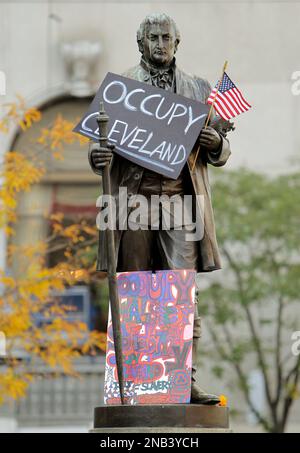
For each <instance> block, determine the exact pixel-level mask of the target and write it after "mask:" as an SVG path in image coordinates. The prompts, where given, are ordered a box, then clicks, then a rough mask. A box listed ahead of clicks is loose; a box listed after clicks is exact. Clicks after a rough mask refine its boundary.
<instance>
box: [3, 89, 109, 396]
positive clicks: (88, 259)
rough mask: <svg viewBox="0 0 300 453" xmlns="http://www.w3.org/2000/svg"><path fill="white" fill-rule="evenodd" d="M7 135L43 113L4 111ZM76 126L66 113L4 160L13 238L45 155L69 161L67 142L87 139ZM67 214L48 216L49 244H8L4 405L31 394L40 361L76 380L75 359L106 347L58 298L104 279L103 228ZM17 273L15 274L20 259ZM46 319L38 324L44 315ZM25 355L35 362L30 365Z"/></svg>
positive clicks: (7, 225) (20, 107)
mask: <svg viewBox="0 0 300 453" xmlns="http://www.w3.org/2000/svg"><path fill="white" fill-rule="evenodd" d="M5 108H6V114H5V116H4V117H3V118H2V120H1V121H0V131H1V132H2V133H7V132H8V131H9V129H10V128H11V127H12V126H14V125H18V126H19V127H20V128H21V129H22V130H23V131H24V133H26V131H27V130H28V129H29V128H30V127H31V126H32V124H34V123H37V122H38V121H39V120H40V119H41V115H42V114H41V112H39V111H38V110H37V109H35V108H27V107H26V105H25V102H24V100H23V99H22V98H21V97H18V100H17V102H15V103H11V104H8V105H6V106H5ZM73 127H74V124H73V123H72V122H70V121H67V120H65V119H64V118H63V117H62V116H61V115H59V116H58V117H57V118H56V120H55V121H54V123H53V124H52V125H51V126H50V128H49V129H42V130H41V131H40V132H41V133H40V136H39V138H38V139H37V141H36V142H35V143H33V144H32V149H30V150H13V151H11V152H9V153H7V154H6V155H5V157H4V162H3V165H2V167H1V171H0V178H1V181H2V185H1V187H0V228H3V229H4V230H5V232H6V234H7V236H8V238H12V237H13V236H14V235H15V227H16V224H17V222H18V215H17V207H18V201H19V199H18V195H19V194H20V193H21V192H22V191H29V190H31V189H32V187H33V186H34V184H36V183H38V182H39V181H40V180H41V179H42V177H43V175H44V174H45V171H46V170H45V166H44V163H43V162H44V161H43V159H42V158H41V157H42V156H43V154H45V153H48V154H50V155H51V158H53V159H63V149H64V145H65V144H69V143H73V142H75V141H78V140H79V141H80V143H81V144H85V143H86V140H85V139H83V138H82V137H80V136H79V135H76V134H74V133H73V132H72V129H73ZM63 221H64V216H63V214H62V213H59V212H56V213H54V214H51V215H50V217H49V224H50V225H51V233H50V235H49V237H47V238H46V240H44V241H37V242H36V243H34V244H26V245H21V246H20V245H16V244H14V243H13V242H12V241H10V242H9V245H8V247H7V263H8V268H7V269H0V288H1V292H0V332H2V333H4V334H5V337H6V356H5V358H3V359H2V365H3V366H1V369H0V404H1V403H3V402H5V401H7V400H9V399H11V398H14V399H17V398H19V397H22V396H24V395H25V393H26V390H27V388H28V385H29V383H30V382H31V381H32V380H33V379H34V378H35V373H34V364H35V363H36V362H39V363H40V362H41V361H42V362H43V363H46V364H47V365H48V366H49V367H50V368H55V369H56V370H57V369H59V370H61V372H63V373H65V374H72V375H75V374H76V373H75V370H74V367H73V362H74V360H75V359H76V358H77V357H79V356H80V355H82V354H87V353H88V354H95V353H96V351H99V349H103V348H104V347H105V341H106V336H105V335H104V334H103V333H100V332H98V331H92V332H90V331H89V330H88V328H87V326H86V325H85V324H84V323H83V322H79V321H74V320H72V319H71V318H70V316H68V315H69V314H70V311H74V307H69V306H63V305H62V304H61V303H60V302H59V300H58V299H57V297H56V298H54V296H53V294H54V292H55V291H62V290H63V289H64V288H66V287H68V286H72V285H74V284H75V283H76V284H77V283H78V282H85V283H91V282H92V281H97V276H96V272H95V260H93V258H94V255H93V253H91V250H93V249H94V248H93V245H94V244H95V243H96V241H97V229H96V226H95V227H91V226H90V225H88V224H87V222H86V221H85V220H84V219H83V220H81V221H80V222H78V223H73V224H71V225H68V226H67V227H65V226H64V225H63ZM54 250H63V251H64V260H62V261H61V262H59V263H57V264H56V265H55V266H52V267H49V266H48V265H47V256H48V255H49V253H51V252H52V251H54ZM16 257H17V260H18V271H17V272H16V273H15V274H14V275H13V274H11V273H9V269H10V265H11V264H12V261H13V259H14V258H16ZM41 316H42V317H43V319H44V320H46V322H44V323H43V324H42V326H41V325H39V324H38V323H37V322H36V319H37V317H41ZM23 357H30V364H28V360H23V359H22V358H23ZM20 358H21V359H20Z"/></svg>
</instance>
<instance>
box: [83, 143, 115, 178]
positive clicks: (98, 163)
mask: <svg viewBox="0 0 300 453" xmlns="http://www.w3.org/2000/svg"><path fill="white" fill-rule="evenodd" d="M114 148H115V145H113V144H110V143H109V144H108V145H107V146H106V147H104V146H100V144H99V143H93V144H92V145H91V147H90V149H89V160H90V164H91V167H92V169H93V170H95V169H96V170H98V171H99V170H100V171H101V170H102V169H103V168H104V167H105V166H106V165H109V164H110V161H111V158H112V155H113V154H112V151H113V150H114Z"/></svg>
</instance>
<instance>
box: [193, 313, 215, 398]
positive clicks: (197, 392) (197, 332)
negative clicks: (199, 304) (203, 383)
mask: <svg viewBox="0 0 300 453" xmlns="http://www.w3.org/2000/svg"><path fill="white" fill-rule="evenodd" d="M200 337H201V318H200V317H195V319H194V329H193V351H192V352H193V364H192V386H191V401H190V402H191V404H206V405H210V406H214V405H216V404H219V403H220V398H219V397H218V396H217V395H213V394H211V393H206V392H205V391H204V390H202V389H201V388H200V387H199V386H198V384H197V383H196V372H197V350H198V343H199V338H200Z"/></svg>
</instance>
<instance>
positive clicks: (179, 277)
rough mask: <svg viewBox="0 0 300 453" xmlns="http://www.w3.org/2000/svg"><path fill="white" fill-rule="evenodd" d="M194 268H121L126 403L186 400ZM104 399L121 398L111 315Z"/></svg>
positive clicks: (119, 287) (119, 280) (108, 402)
mask: <svg viewBox="0 0 300 453" xmlns="http://www.w3.org/2000/svg"><path fill="white" fill-rule="evenodd" d="M195 276H196V273H195V271H192V270H172V271H171V270H166V271H158V272H156V273H155V274H152V272H151V271H139V272H123V273H119V274H118V277H117V280H118V291H119V298H120V315H121V328H122V345H123V351H122V352H123V371H124V394H125V400H126V403H127V404H179V403H189V402H190V393H191V367H192V341H193V323H194V294H195ZM104 403H105V404H120V392H119V385H118V378H117V370H116V361H115V350H114V342H113V332H112V322H111V317H110V315H109V322H108V327H107V349H106V366H105V383H104Z"/></svg>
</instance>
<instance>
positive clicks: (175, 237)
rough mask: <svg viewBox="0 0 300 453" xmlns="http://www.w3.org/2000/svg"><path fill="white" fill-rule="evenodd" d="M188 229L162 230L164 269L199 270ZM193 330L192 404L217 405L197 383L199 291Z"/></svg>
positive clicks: (194, 246)
mask: <svg viewBox="0 0 300 453" xmlns="http://www.w3.org/2000/svg"><path fill="white" fill-rule="evenodd" d="M186 233H187V231H186V229H185V228H184V227H183V228H182V230H175V229H174V230H160V231H159V235H158V241H159V244H158V246H159V250H160V255H161V260H162V263H163V267H162V269H197V259H198V250H197V243H196V242H194V241H187V240H186ZM195 299H196V300H195V314H194V328H193V351H192V353H193V364H192V380H191V403H193V404H208V405H215V404H218V403H219V402H220V399H219V397H218V396H216V395H213V394H210V393H206V392H205V391H204V390H202V389H201V388H200V387H199V386H198V385H197V383H196V372H197V352H198V343H199V339H200V337H201V318H200V317H199V314H198V291H196V297H195Z"/></svg>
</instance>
